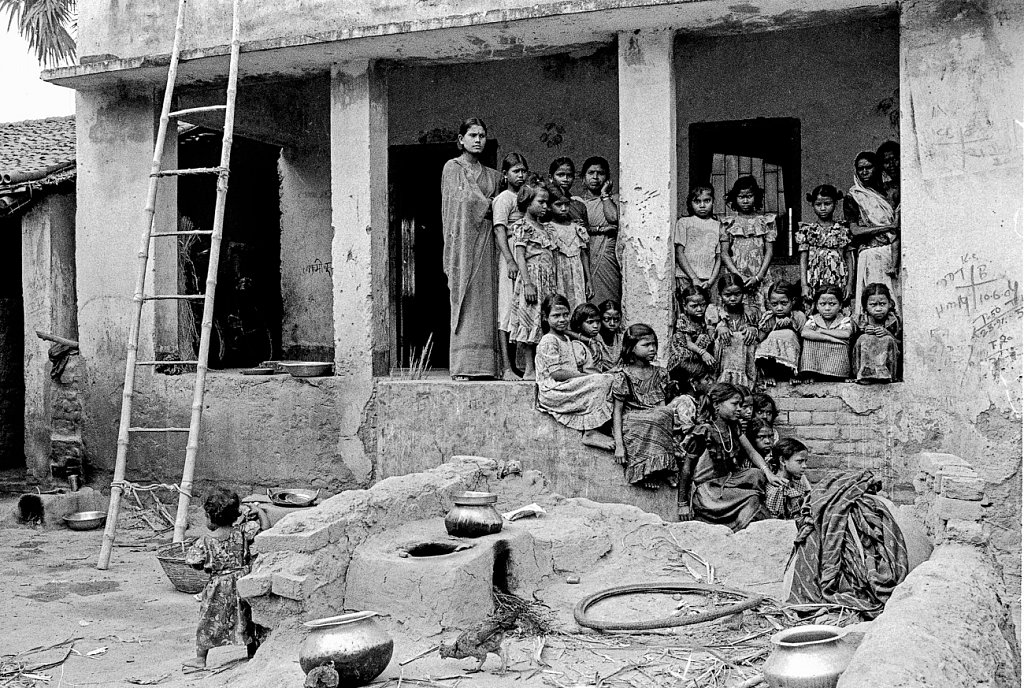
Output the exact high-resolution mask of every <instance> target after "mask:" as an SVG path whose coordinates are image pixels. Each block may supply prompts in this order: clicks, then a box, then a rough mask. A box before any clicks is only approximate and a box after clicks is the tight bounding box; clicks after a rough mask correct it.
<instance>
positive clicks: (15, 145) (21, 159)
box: [0, 115, 75, 175]
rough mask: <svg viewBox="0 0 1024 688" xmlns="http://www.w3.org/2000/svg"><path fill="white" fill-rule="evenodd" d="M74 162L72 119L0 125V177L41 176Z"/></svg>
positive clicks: (60, 118) (73, 120)
mask: <svg viewBox="0 0 1024 688" xmlns="http://www.w3.org/2000/svg"><path fill="white" fill-rule="evenodd" d="M74 161H75V117H74V115H69V116H67V117H48V118H46V119H30V120H24V121H22V122H3V123H0V175H8V174H9V175H14V174H28V173H32V172H42V171H43V170H46V169H48V168H51V167H53V166H55V165H62V164H66V163H70V162H74Z"/></svg>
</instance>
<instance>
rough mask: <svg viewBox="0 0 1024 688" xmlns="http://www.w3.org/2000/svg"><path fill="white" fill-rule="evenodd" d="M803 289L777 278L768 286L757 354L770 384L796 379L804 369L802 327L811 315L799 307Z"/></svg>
mask: <svg viewBox="0 0 1024 688" xmlns="http://www.w3.org/2000/svg"><path fill="white" fill-rule="evenodd" d="M799 293H800V290H799V287H797V285H795V284H793V283H791V282H786V281H779V282H776V283H775V284H773V285H772V287H771V289H769V290H768V310H767V311H765V314H764V315H763V316H761V322H760V323H758V329H759V330H760V331H761V337H762V340H761V343H760V344H759V345H758V346H757V352H756V353H755V354H754V360H755V362H756V363H757V367H758V370H759V371H760V373H761V376H760V377H761V379H762V380H763V381H764V383H765V385H767V386H768V387H774V386H775V383H776V381H777V380H789V379H792V378H793V376H794V375H796V373H797V371H798V370H799V369H800V331H801V330H802V329H803V327H804V323H805V322H807V316H806V315H804V313H803V312H802V311H800V310H795V308H796V306H797V305H798V303H797V302H798V298H799Z"/></svg>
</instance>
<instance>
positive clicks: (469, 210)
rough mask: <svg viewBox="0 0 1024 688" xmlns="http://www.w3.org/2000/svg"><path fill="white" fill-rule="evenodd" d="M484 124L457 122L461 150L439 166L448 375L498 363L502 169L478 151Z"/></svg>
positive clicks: (484, 372) (483, 371)
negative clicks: (495, 220) (495, 211)
mask: <svg viewBox="0 0 1024 688" xmlns="http://www.w3.org/2000/svg"><path fill="white" fill-rule="evenodd" d="M486 144H487V125H485V124H484V122H483V120H481V119H478V118H475V117H473V118H470V119H467V120H466V121H465V122H463V123H462V126H461V127H459V138H458V145H459V148H461V149H462V154H461V155H460V156H459V157H457V158H454V159H452V160H449V161H448V162H446V163H445V165H444V170H443V171H442V172H441V226H442V231H443V233H444V272H445V274H446V275H447V276H448V289H449V291H450V298H451V323H450V327H451V346H450V349H449V368H450V369H451V375H452V379H454V380H467V379H469V378H485V377H495V376H496V375H497V373H498V370H497V368H498V365H497V354H496V352H497V349H496V342H497V325H496V323H497V319H496V317H497V283H498V280H497V273H496V270H497V258H496V253H495V250H496V249H495V245H496V244H495V237H494V230H493V227H492V226H491V199H493V198H494V196H495V195H497V193H498V184H499V181H500V179H501V175H500V174H499V173H498V171H497V170H494V169H491V168H490V167H485V166H484V165H483V164H481V162H480V156H481V155H482V154H483V152H484V146H485V145H486Z"/></svg>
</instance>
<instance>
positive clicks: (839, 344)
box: [800, 285, 853, 380]
mask: <svg viewBox="0 0 1024 688" xmlns="http://www.w3.org/2000/svg"><path fill="white" fill-rule="evenodd" d="M842 299H843V292H842V290H841V289H840V288H839V287H837V286H835V285H826V286H824V287H822V288H821V289H819V290H818V293H817V294H815V297H814V307H815V310H817V312H816V313H815V314H814V315H812V316H811V317H810V318H808V319H807V322H806V323H804V326H803V329H802V330H801V331H800V337H801V338H802V339H803V348H802V351H801V352H800V374H801V375H803V376H805V377H810V378H821V379H825V380H827V379H839V380H844V379H846V378H848V377H850V337H852V336H853V324H852V323H851V322H850V318H849V316H845V315H841V314H840V312H839V309H840V307H841V304H842Z"/></svg>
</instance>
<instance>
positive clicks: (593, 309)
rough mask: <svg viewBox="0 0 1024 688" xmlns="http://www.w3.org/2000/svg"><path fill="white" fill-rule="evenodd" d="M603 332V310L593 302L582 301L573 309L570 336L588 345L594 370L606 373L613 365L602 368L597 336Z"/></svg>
mask: <svg viewBox="0 0 1024 688" xmlns="http://www.w3.org/2000/svg"><path fill="white" fill-rule="evenodd" d="M600 332H601V311H599V310H597V306H595V305H594V304H592V303H589V302H587V303H581V304H580V305H578V306H576V308H574V309H573V311H572V315H570V316H569V338H570V339H572V340H574V341H575V342H576V343H577V344H582V345H583V346H585V347H587V350H588V351H589V352H590V358H591V361H592V363H591V365H592V366H593V369H594V372H598V373H606V372H608V371H609V370H611V368H612V367H613V366H607V368H606V369H605V370H601V363H600V362H599V361H598V351H599V349H598V344H597V338H598V336H599V334H600Z"/></svg>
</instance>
